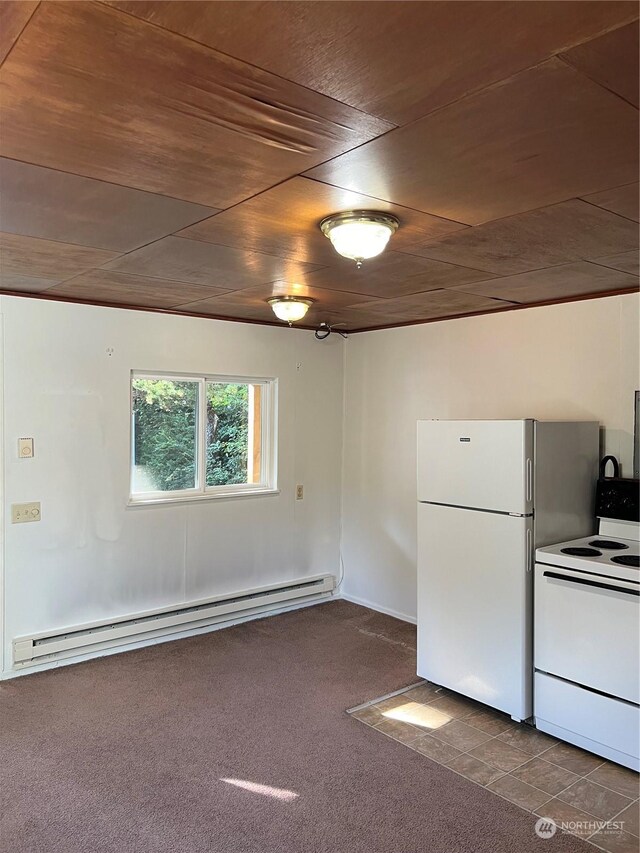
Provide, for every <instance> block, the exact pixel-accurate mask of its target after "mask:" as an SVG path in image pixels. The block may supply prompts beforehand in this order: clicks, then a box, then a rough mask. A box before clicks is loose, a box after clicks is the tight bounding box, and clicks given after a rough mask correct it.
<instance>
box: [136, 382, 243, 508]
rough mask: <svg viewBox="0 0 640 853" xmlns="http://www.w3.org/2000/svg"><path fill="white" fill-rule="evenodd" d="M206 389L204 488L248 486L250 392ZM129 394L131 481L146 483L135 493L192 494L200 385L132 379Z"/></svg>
mask: <svg viewBox="0 0 640 853" xmlns="http://www.w3.org/2000/svg"><path fill="white" fill-rule="evenodd" d="M205 387H206V396H207V415H206V424H205V429H206V443H207V446H206V457H207V458H206V479H207V486H219V485H235V484H239V483H246V482H247V453H248V413H249V400H248V397H249V387H248V385H246V384H228V383H207V384H206V386H205ZM132 390H133V417H134V465H135V468H136V471H135V472H134V477H135V476H136V475H137V476H138V477H141V476H144V478H145V484H144V485H143V486H142V487H139V489H138V490H140V491H153V490H156V491H176V490H180V489H192V488H194V487H195V485H196V482H195V481H196V455H197V424H198V383H196V382H187V381H185V382H181V381H179V380H175V381H173V380H165V379H134V380H133V389H132ZM141 471H142V472H144V474H143V475H142V474H141V473H140V472H141Z"/></svg>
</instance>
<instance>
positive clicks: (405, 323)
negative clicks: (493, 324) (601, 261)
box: [349, 287, 640, 335]
mask: <svg viewBox="0 0 640 853" xmlns="http://www.w3.org/2000/svg"><path fill="white" fill-rule="evenodd" d="M639 292H640V288H638V287H626V288H622V289H621V290H608V291H605V292H603V293H585V294H583V295H582V296H565V297H564V298H563V299H547V300H545V301H544V302H526V303H525V302H521V303H518V304H517V305H509V306H507V307H506V308H493V309H491V310H488V311H470V312H469V313H467V314H451V315H450V316H448V317H433V318H430V319H428V320H403V321H402V322H401V323H388V324H386V325H381V326H367V328H366V329H352V330H351V331H350V332H349V334H350V335H357V334H362V332H379V331H382V330H383V329H401V328H404V326H424V325H425V324H426V323H442V322H444V321H445V320H464V319H465V318H466V317H482V316H483V315H485V314H505V313H506V312H507V311H521V310H522V309H525V308H548V307H549V306H551V305H564V304H565V303H567V302H586V301H587V300H588V299H604V298H605V297H606V296H626V295H628V294H631V293H639Z"/></svg>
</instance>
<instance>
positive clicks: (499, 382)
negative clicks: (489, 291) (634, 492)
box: [343, 294, 640, 619]
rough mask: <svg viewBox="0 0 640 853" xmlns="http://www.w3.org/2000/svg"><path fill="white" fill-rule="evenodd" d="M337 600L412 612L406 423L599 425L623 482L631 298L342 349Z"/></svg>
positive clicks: (633, 380) (631, 369)
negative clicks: (340, 586)
mask: <svg viewBox="0 0 640 853" xmlns="http://www.w3.org/2000/svg"><path fill="white" fill-rule="evenodd" d="M346 361H347V370H346V380H345V381H346V388H345V391H346V401H347V402H346V410H345V411H346V414H345V447H344V458H345V465H344V471H343V502H344V514H343V556H344V563H345V583H344V592H345V595H347V596H350V597H352V598H354V599H355V600H359V601H361V602H369V603H371V604H372V605H373V606H374V607H376V608H378V609H381V610H386V611H388V612H391V613H396V614H399V615H402V616H403V617H405V618H410V619H413V618H415V607H416V592H415V587H416V475H415V468H416V440H415V432H416V421H417V420H418V419H420V418H471V419H472V418H538V419H541V420H543V419H545V418H546V419H549V420H562V419H575V420H598V421H600V423H601V424H602V425H603V426H604V435H603V438H604V449H606V452H607V453H613V454H614V455H616V456H618V457H619V458H620V459H621V461H622V466H623V472H624V474H625V475H626V476H632V475H633V468H632V437H633V392H634V391H635V390H636V389H637V388H640V378H639V375H638V369H639V368H638V296H637V295H636V294H632V295H628V296H621V297H609V298H607V299H598V300H591V301H585V302H574V303H569V304H565V305H557V306H552V307H548V308H532V309H528V310H525V311H512V312H508V313H505V314H494V315H488V316H484V317H470V318H467V319H460V320H449V321H443V322H439V323H431V324H426V325H422V326H410V327H406V328H401V329H390V330H386V331H379V332H370V333H365V334H358V335H354V336H352V337H351V338H350V339H349V341H348V342H347V360H346Z"/></svg>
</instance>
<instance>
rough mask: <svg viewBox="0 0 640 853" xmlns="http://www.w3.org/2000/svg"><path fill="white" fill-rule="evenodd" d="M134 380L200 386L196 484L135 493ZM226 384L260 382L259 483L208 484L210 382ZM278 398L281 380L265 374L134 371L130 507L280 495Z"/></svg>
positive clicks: (130, 406)
mask: <svg viewBox="0 0 640 853" xmlns="http://www.w3.org/2000/svg"><path fill="white" fill-rule="evenodd" d="M135 379H151V380H166V381H168V382H193V383H196V384H197V385H198V421H197V430H196V486H195V488H193V489H179V490H178V489H177V490H175V491H158V492H134V491H133V470H134V452H135V448H134V414H133V382H134V380H135ZM212 382H213V383H221V384H226V385H235V384H238V385H260V386H261V388H262V393H261V394H260V409H261V414H260V427H261V448H260V450H261V452H260V482H258V483H236V484H233V485H228V486H207V485H206V481H207V474H206V467H207V447H206V431H205V424H206V421H207V395H206V386H207V384H208V383H212ZM277 401H278V380H277V379H275V378H273V377H264V376H223V375H218V374H198V375H193V374H189V373H158V372H148V371H146V370H132V371H131V373H130V376H129V428H130V436H129V501H128V506H149V505H155V504H166V503H180V502H185V501H201V500H212V499H223V498H225V499H226V498H248V497H257V496H259V495H277V494H279V490H278V487H277Z"/></svg>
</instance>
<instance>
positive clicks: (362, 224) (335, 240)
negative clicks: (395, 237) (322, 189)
mask: <svg viewBox="0 0 640 853" xmlns="http://www.w3.org/2000/svg"><path fill="white" fill-rule="evenodd" d="M320 228H321V230H322V233H323V234H324V235H325V236H326V237H328V238H329V240H331V243H332V245H333V248H334V249H335V250H336V252H337V253H338V254H339V255H342V256H343V257H345V258H350V259H351V260H354V261H364V260H367V259H369V258H375V257H376V256H377V255H379V254H381V253H382V252H384V250H385V248H386V246H387V243H388V242H389V239H390V237H391V235H392V234H394V233H395V231H396V230H397V228H398V220H397V219H396V218H395V216H391V215H389V214H386V213H377V212H375V211H372V212H367V211H358V212H353V213H338V214H335V215H334V216H328V217H327V218H326V219H323V220H322V222H321V223H320Z"/></svg>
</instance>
